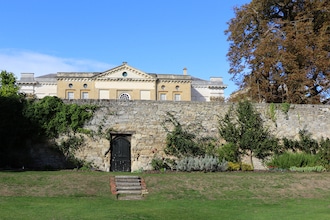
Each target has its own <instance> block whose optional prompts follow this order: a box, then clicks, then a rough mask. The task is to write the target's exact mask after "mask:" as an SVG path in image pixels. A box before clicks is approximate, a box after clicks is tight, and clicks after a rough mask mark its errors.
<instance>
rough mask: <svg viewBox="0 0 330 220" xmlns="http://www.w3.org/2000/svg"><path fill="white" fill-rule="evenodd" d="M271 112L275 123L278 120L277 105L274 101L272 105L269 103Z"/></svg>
mask: <svg viewBox="0 0 330 220" xmlns="http://www.w3.org/2000/svg"><path fill="white" fill-rule="evenodd" d="M269 114H270V118H271V119H272V121H273V122H274V123H275V122H276V106H275V104H274V103H270V105H269Z"/></svg>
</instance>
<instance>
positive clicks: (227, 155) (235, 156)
mask: <svg viewBox="0 0 330 220" xmlns="http://www.w3.org/2000/svg"><path fill="white" fill-rule="evenodd" d="M217 155H218V157H219V159H220V160H223V159H224V160H226V161H231V162H239V161H240V158H239V156H240V154H239V149H238V147H237V145H235V144H234V143H231V142H229V143H226V144H224V145H222V146H221V147H219V148H218V151H217Z"/></svg>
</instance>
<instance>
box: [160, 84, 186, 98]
mask: <svg viewBox="0 0 330 220" xmlns="http://www.w3.org/2000/svg"><path fill="white" fill-rule="evenodd" d="M161 94H165V95H166V100H169V101H171V100H175V94H179V95H180V98H181V101H191V83H188V82H182V81H177V82H176V81H160V82H158V83H157V100H161V99H160V97H161Z"/></svg>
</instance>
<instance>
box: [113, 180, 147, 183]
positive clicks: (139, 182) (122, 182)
mask: <svg viewBox="0 0 330 220" xmlns="http://www.w3.org/2000/svg"><path fill="white" fill-rule="evenodd" d="M115 183H116V184H122V183H127V184H141V181H124V180H123V181H117V180H115Z"/></svg>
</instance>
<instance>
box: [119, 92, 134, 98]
mask: <svg viewBox="0 0 330 220" xmlns="http://www.w3.org/2000/svg"><path fill="white" fill-rule="evenodd" d="M119 99H120V100H130V99H131V97H130V96H129V94H127V93H122V94H120V96H119Z"/></svg>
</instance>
